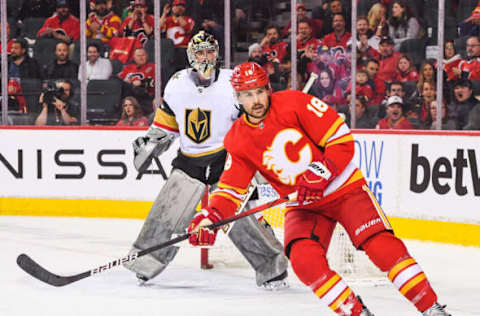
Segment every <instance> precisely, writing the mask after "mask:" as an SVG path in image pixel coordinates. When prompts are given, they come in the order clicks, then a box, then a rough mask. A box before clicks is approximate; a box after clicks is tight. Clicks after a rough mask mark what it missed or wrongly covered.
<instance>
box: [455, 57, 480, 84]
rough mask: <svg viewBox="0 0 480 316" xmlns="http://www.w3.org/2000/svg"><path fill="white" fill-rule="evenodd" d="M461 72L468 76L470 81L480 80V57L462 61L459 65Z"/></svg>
mask: <svg viewBox="0 0 480 316" xmlns="http://www.w3.org/2000/svg"><path fill="white" fill-rule="evenodd" d="M458 68H459V69H460V71H461V72H466V73H467V74H468V77H467V78H468V79H470V80H480V57H475V58H472V59H469V60H462V61H461V62H460V63H459V64H458Z"/></svg>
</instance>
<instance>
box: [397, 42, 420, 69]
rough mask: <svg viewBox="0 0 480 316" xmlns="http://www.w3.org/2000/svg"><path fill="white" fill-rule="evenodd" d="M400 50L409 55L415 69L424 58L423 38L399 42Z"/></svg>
mask: <svg viewBox="0 0 480 316" xmlns="http://www.w3.org/2000/svg"><path fill="white" fill-rule="evenodd" d="M400 52H401V53H403V54H407V55H410V56H411V57H412V59H413V62H414V64H415V66H416V67H417V69H418V68H419V66H420V64H421V63H422V62H423V61H424V60H425V40H423V39H417V38H412V39H407V40H405V41H403V42H402V44H400Z"/></svg>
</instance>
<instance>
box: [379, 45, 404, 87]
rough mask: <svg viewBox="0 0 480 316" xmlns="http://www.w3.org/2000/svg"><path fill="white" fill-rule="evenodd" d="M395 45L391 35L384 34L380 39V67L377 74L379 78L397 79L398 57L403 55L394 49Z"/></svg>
mask: <svg viewBox="0 0 480 316" xmlns="http://www.w3.org/2000/svg"><path fill="white" fill-rule="evenodd" d="M393 45H394V43H393V40H392V38H391V37H389V36H384V37H382V39H381V40H380V45H379V47H380V59H379V64H380V65H379V66H380V67H379V69H378V74H377V75H378V78H380V79H381V80H384V81H386V82H392V81H393V80H395V74H396V72H397V64H398V59H399V58H400V56H402V54H400V53H398V52H394V51H393Z"/></svg>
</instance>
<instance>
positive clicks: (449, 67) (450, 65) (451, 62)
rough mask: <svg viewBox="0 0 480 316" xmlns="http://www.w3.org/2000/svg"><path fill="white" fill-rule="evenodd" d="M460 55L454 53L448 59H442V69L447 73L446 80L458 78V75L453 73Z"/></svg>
mask: <svg viewBox="0 0 480 316" xmlns="http://www.w3.org/2000/svg"><path fill="white" fill-rule="evenodd" d="M462 60H463V59H462V57H460V55H458V54H456V55H455V56H453V57H452V58H450V59H444V60H443V70H445V72H446V73H447V80H449V81H450V80H457V79H458V78H459V76H458V75H456V74H455V72H454V70H453V69H454V68H458V65H459V64H460V62H461V61H462Z"/></svg>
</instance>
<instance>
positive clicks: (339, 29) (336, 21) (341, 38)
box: [322, 13, 352, 50]
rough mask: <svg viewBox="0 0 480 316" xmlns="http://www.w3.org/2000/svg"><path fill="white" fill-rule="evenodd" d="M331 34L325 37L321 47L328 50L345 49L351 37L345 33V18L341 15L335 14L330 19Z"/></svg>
mask: <svg viewBox="0 0 480 316" xmlns="http://www.w3.org/2000/svg"><path fill="white" fill-rule="evenodd" d="M332 28H333V32H331V33H329V34H327V35H325V36H324V37H323V39H322V42H323V45H326V46H328V47H329V48H336V47H342V48H343V49H344V50H346V49H347V42H348V41H349V40H350V37H352V35H351V34H350V33H349V32H347V30H346V28H345V16H344V15H343V14H339V13H336V14H334V15H333V19H332Z"/></svg>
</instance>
